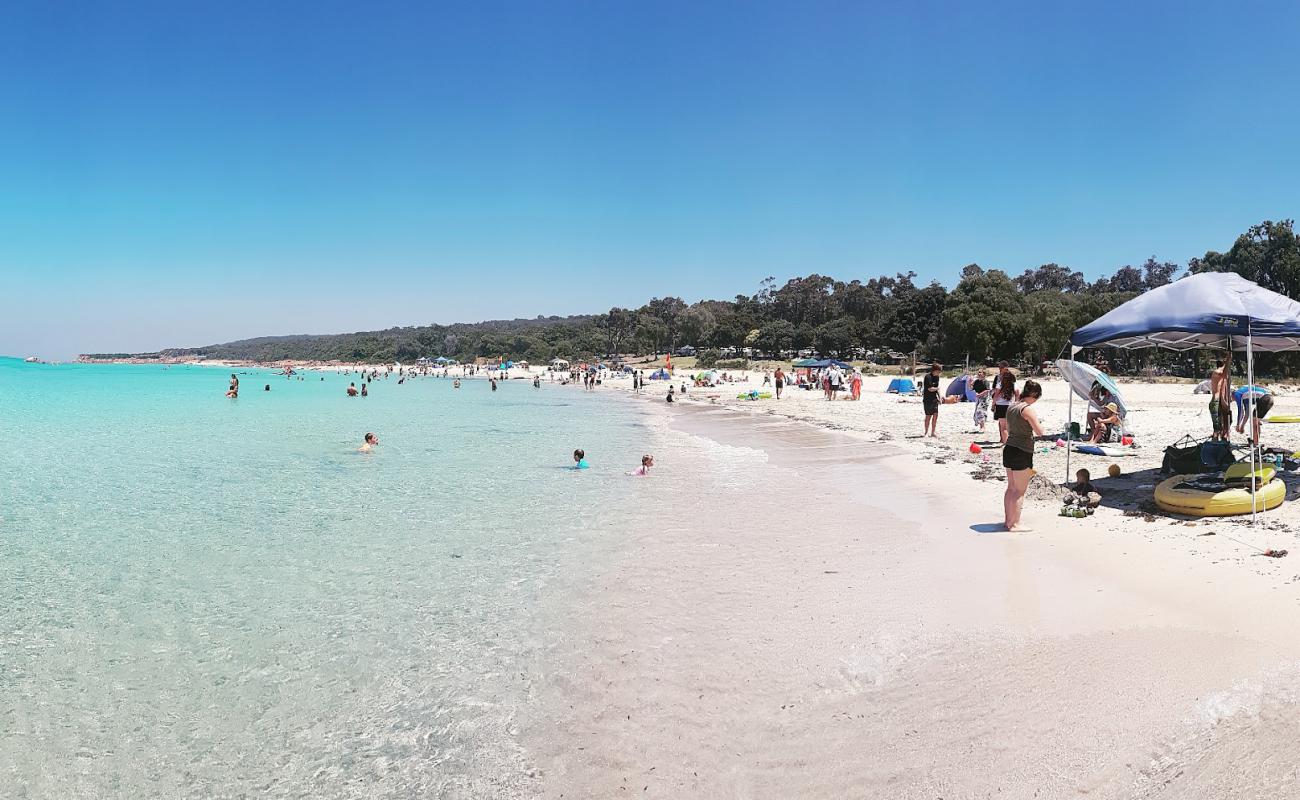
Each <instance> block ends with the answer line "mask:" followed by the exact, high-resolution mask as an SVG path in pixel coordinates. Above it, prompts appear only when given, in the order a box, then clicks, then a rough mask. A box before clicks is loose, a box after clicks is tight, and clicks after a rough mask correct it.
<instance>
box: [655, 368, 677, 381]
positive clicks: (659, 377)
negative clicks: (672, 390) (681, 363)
mask: <svg viewBox="0 0 1300 800" xmlns="http://www.w3.org/2000/svg"><path fill="white" fill-rule="evenodd" d="M672 379H673V376H672V375H669V374H668V370H666V369H664V368H663V367H660V368H659V369H657V370H655V371H654V372H652V373H650V380H652V381H670V380H672Z"/></svg>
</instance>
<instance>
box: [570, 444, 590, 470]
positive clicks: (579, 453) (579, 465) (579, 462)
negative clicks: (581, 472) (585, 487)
mask: <svg viewBox="0 0 1300 800" xmlns="http://www.w3.org/2000/svg"><path fill="white" fill-rule="evenodd" d="M573 468H574V469H589V468H590V465H589V464H587V451H586V450H583V449H581V448H579V449H577V450H574V451H573Z"/></svg>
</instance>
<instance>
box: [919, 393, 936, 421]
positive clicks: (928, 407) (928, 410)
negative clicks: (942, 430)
mask: <svg viewBox="0 0 1300 800" xmlns="http://www.w3.org/2000/svg"><path fill="white" fill-rule="evenodd" d="M921 403H922V405H924V406H925V415H926V416H927V417H928V416H931V415H933V414H938V413H939V398H937V397H935V396H934V395H932V394H927V395H926V396H925V398H924V399H923V400H922V401H921Z"/></svg>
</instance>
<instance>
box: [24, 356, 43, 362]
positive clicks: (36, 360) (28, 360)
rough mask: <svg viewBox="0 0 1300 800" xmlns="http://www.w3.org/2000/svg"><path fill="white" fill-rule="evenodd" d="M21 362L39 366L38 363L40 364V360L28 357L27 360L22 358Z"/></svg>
mask: <svg viewBox="0 0 1300 800" xmlns="http://www.w3.org/2000/svg"><path fill="white" fill-rule="evenodd" d="M23 361H24V362H26V363H28V364H39V363H41V360H40V359H39V358H37V357H36V356H28V357H27V358H24V359H23Z"/></svg>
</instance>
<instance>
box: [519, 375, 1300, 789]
mask: <svg viewBox="0 0 1300 800" xmlns="http://www.w3.org/2000/svg"><path fill="white" fill-rule="evenodd" d="M656 399H657V397H656ZM654 409H655V410H654V413H656V414H664V415H666V418H668V419H669V420H670V422H669V429H668V431H667V432H666V435H668V436H669V437H676V440H677V441H679V442H680V443H681V445H682V447H683V448H684V449H686V448H688V447H689V448H694V449H699V448H700V447H704V448H705V451H706V452H709V449H711V450H712V452H714V453H716V459H717V461H716V465H714V467H715V468H716V469H718V470H722V471H724V473H725V474H724V476H723V477H725V478H726V480H724V481H722V485H723V487H724V488H722V489H720V490H719V491H718V492H716V493H713V494H711V496H708V497H698V496H695V497H692V496H685V495H684V496H682V497H681V498H680V499H675V500H674V502H673V504H672V506H671V508H669V509H666V510H665V515H664V518H663V519H662V520H647V521H644V523H643V524H640V525H638V526H637V527H636V532H635V534H634V535H632V536H631V537H630V539H629V541H628V542H627V548H626V551H625V552H624V554H623V555H622V556H621V557H620V558H619V559H618V560H616V561H615V562H614V564H613V566H611V567H610V568H609V569H608V570H607V571H605V572H604V573H603V574H601V575H600V576H599V577H598V578H597V579H596V580H595V581H594V584H593V589H592V594H591V596H590V597H588V598H586V599H585V600H584V602H583V604H582V607H583V608H584V609H585V611H586V613H585V615H584V617H583V618H582V619H580V620H575V621H574V624H573V626H572V630H571V632H570V633H569V635H567V636H566V637H564V638H562V639H561V640H560V641H559V642H557V644H556V646H555V649H554V651H553V652H552V653H551V654H550V661H551V666H550V667H549V669H548V674H547V675H546V678H545V679H544V680H542V681H540V682H539V686H538V689H537V694H536V700H537V703H538V709H539V710H540V711H541V712H542V713H541V714H540V715H539V717H538V718H537V721H536V722H535V723H534V724H533V725H531V726H530V728H529V729H528V730H526V731H525V739H526V741H528V742H529V743H530V749H531V751H532V752H533V754H534V756H535V763H536V764H537V768H538V771H539V773H540V779H541V784H542V786H543V787H544V794H545V796H547V797H568V798H573V797H582V798H586V797H618V796H641V797H663V798H683V797H701V798H725V797H735V798H751V797H752V798H766V797H772V798H788V797H825V798H840V797H873V798H874V797H881V798H886V797H887V798H935V797H943V798H982V797H990V796H998V797H1010V798H1031V797H1037V798H1056V797H1061V798H1064V797H1078V796H1082V795H1087V796H1090V797H1116V798H1153V797H1169V798H1173V797H1178V798H1183V797H1205V798H1209V797H1215V798H1219V797H1242V798H1246V797H1250V798H1259V797H1292V796H1295V787H1296V784H1295V781H1296V775H1297V773H1296V769H1297V768H1296V766H1295V765H1296V763H1297V762H1296V759H1295V758H1293V756H1295V755H1300V744H1297V743H1296V740H1295V737H1294V736H1293V733H1294V731H1295V730H1296V729H1297V727H1298V726H1300V712H1298V710H1297V706H1296V697H1295V693H1294V692H1293V690H1291V689H1290V688H1289V684H1290V683H1291V680H1290V679H1291V678H1293V677H1294V676H1295V674H1296V672H1297V668H1296V666H1295V665H1296V663H1297V660H1298V659H1300V637H1297V635H1296V634H1295V633H1294V631H1296V630H1297V629H1298V628H1297V625H1296V623H1297V622H1300V583H1297V582H1296V581H1295V580H1293V578H1292V575H1293V573H1294V570H1292V569H1287V568H1286V567H1281V566H1279V563H1280V562H1278V561H1276V560H1273V559H1264V558H1249V557H1247V556H1245V555H1243V554H1238V555H1236V556H1234V557H1218V556H1217V555H1216V554H1215V550H1216V549H1222V548H1224V546H1225V542H1224V541H1222V540H1219V541H1216V540H1215V539H1216V537H1194V536H1188V535H1185V534H1181V535H1180V537H1179V542H1180V543H1183V544H1186V546H1185V547H1184V546H1180V547H1176V548H1171V547H1168V546H1167V545H1168V542H1167V541H1165V540H1162V539H1161V538H1160V537H1158V536H1142V535H1132V534H1126V533H1123V532H1121V533H1116V532H1115V531H1112V530H1109V529H1107V528H1105V527H1103V526H1097V525H1093V526H1087V525H1074V526H1070V525H1069V522H1070V521H1068V520H1066V521H1062V522H1061V523H1060V524H1057V525H1053V526H1052V527H1051V528H1040V529H1039V531H1037V532H1035V533H1033V534H1029V535H1008V534H1005V533H997V532H994V531H995V528H996V524H995V523H996V521H997V519H998V514H999V513H1000V505H999V499H1000V490H1001V487H1000V485H999V486H996V487H995V486H993V485H990V484H987V483H983V482H978V481H971V480H969V479H964V478H963V479H960V480H955V479H953V477H952V476H951V474H950V472H948V471H945V470H943V469H942V468H941V467H937V466H936V465H934V464H932V463H927V462H923V461H919V460H918V459H917V458H915V457H914V456H913V455H911V454H910V453H909V452H907V451H906V450H905V449H903V448H900V447H898V446H896V445H894V444H892V443H888V442H884V443H868V442H864V441H863V440H862V439H861V438H860V437H853V436H849V435H846V434H843V433H839V432H836V431H831V430H826V429H824V428H818V427H813V426H810V425H806V424H802V423H799V422H793V421H788V420H785V419H780V418H773V417H770V416H761V417H755V416H754V415H753V414H750V413H747V412H745V411H743V410H733V409H728V408H726V407H713V406H707V405H697V406H694V407H692V406H690V405H689V404H686V405H677V406H676V407H673V408H671V409H670V408H667V407H666V406H665V404H662V403H655V404H654ZM706 457H708V456H706ZM660 461H661V463H663V464H665V465H666V466H665V467H664V468H670V465H671V463H672V458H671V454H666V456H661V458H660ZM738 463H739V464H744V465H747V466H745V467H744V468H743V469H739V470H737V469H736V467H735V466H734V465H735V464H738ZM727 470H732V471H734V474H733V472H726V471H727ZM995 488H996V491H995ZM1187 543H1190V544H1187ZM1284 561H1285V560H1284Z"/></svg>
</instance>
